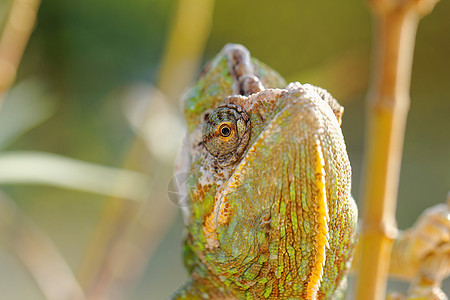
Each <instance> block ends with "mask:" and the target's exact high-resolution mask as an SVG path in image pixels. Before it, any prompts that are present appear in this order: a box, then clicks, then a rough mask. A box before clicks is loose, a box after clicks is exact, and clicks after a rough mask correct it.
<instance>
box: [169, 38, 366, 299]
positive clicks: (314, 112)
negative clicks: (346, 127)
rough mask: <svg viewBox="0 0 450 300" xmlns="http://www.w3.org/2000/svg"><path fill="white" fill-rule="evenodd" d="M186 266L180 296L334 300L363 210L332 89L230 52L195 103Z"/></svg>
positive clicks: (185, 169) (187, 168)
mask: <svg viewBox="0 0 450 300" xmlns="http://www.w3.org/2000/svg"><path fill="white" fill-rule="evenodd" d="M184 107H185V110H184V113H185V118H186V122H187V126H188V135H187V137H186V140H185V145H184V150H183V153H182V158H183V159H182V163H181V167H180V168H179V170H178V172H180V173H186V174H188V177H187V179H188V185H187V186H189V187H190V188H189V190H188V191H186V192H187V193H188V195H189V197H187V199H188V200H187V201H188V203H184V209H185V210H184V213H185V221H186V228H187V236H186V242H185V264H186V266H187V268H188V270H189V273H190V280H189V281H188V282H187V283H186V284H185V285H184V286H182V287H181V288H180V289H179V290H178V291H177V292H176V294H175V295H173V298H175V299H183V298H184V299H201V298H208V297H209V299H266V298H267V299H288V298H289V299H301V298H303V299H330V298H332V297H334V296H336V294H337V293H338V292H337V291H338V290H339V287H340V286H341V285H342V284H343V283H344V281H345V276H346V273H347V271H348V268H349V265H350V260H351V256H352V252H353V249H354V246H355V244H356V222H357V209H356V206H355V204H354V201H353V199H352V197H351V195H350V188H351V178H350V177H351V168H350V164H349V160H348V157H347V152H346V149H345V143H344V139H343V136H342V132H341V129H340V122H341V117H342V112H343V109H342V107H341V106H340V105H339V104H338V103H337V101H336V100H335V99H334V98H333V97H331V95H329V94H328V92H326V91H325V90H322V89H320V88H317V87H314V86H311V85H301V84H299V83H291V84H289V85H286V84H285V82H284V80H283V79H282V78H281V77H280V76H279V75H278V74H277V73H276V72H275V71H273V70H272V69H270V68H269V67H267V66H265V65H264V64H262V63H261V62H259V61H257V60H256V59H253V58H251V57H250V55H249V53H248V51H247V49H245V48H244V47H242V46H240V45H231V44H230V45H227V46H225V48H224V49H223V50H222V52H221V53H219V54H218V55H217V56H216V57H215V58H214V59H213V60H212V61H211V62H210V63H209V64H208V65H207V66H206V67H205V69H204V70H203V72H202V74H201V75H200V78H199V79H198V81H197V83H196V84H195V85H194V86H193V87H192V88H191V89H190V90H189V91H188V92H187V94H186V95H185V97H184Z"/></svg>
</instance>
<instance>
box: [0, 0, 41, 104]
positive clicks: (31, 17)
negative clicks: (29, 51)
mask: <svg viewBox="0 0 450 300" xmlns="http://www.w3.org/2000/svg"><path fill="white" fill-rule="evenodd" d="M39 4H40V1H39V0H13V2H12V5H11V9H10V12H9V14H8V16H7V19H6V24H5V26H4V29H3V32H2V35H1V37H0V106H1V104H2V101H3V99H4V97H5V95H6V92H7V91H8V90H9V88H10V87H11V85H12V84H13V82H14V80H15V78H16V73H17V68H18V66H19V63H20V60H21V59H22V55H23V52H24V51H25V47H26V45H27V43H28V39H29V38H30V35H31V32H32V30H33V28H34V23H35V20H36V15H37V12H38V9H39Z"/></svg>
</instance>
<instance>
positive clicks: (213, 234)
mask: <svg viewBox="0 0 450 300" xmlns="http://www.w3.org/2000/svg"><path fill="white" fill-rule="evenodd" d="M202 229H203V234H204V235H205V238H206V243H207V246H208V247H209V248H216V247H218V246H219V240H218V239H217V226H216V223H215V222H214V213H211V214H209V216H208V217H207V218H206V220H205V222H204V223H203V228H202Z"/></svg>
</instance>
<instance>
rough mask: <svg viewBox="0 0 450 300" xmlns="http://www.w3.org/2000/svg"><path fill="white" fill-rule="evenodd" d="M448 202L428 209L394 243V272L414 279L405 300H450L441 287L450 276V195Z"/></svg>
mask: <svg viewBox="0 0 450 300" xmlns="http://www.w3.org/2000/svg"><path fill="white" fill-rule="evenodd" d="M448 202H449V203H448V204H447V205H445V204H439V205H436V206H434V207H431V208H429V209H427V210H426V211H425V212H424V213H423V214H422V216H421V217H420V218H419V220H418V221H417V222H416V224H415V225H414V226H413V227H412V228H411V229H409V230H407V231H405V232H404V233H402V234H401V236H400V237H399V238H398V239H397V241H396V242H395V244H394V248H393V252H392V256H391V270H390V271H391V273H392V274H393V275H397V276H399V277H402V278H406V279H410V280H412V284H411V286H410V289H409V292H408V296H407V297H406V298H405V299H447V297H446V296H445V294H444V293H443V291H442V290H441V289H440V286H441V283H442V280H443V279H445V278H446V277H447V276H449V275H450V211H449V206H450V194H449V197H448ZM391 299H401V298H391Z"/></svg>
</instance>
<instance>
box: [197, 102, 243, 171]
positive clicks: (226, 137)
mask: <svg viewBox="0 0 450 300" xmlns="http://www.w3.org/2000/svg"><path fill="white" fill-rule="evenodd" d="M202 133H203V143H204V145H205V147H206V149H207V150H208V151H209V152H210V153H211V154H212V155H214V156H215V157H217V158H219V159H220V161H219V162H222V163H221V165H226V162H225V161H226V160H228V163H230V164H231V163H233V162H234V161H236V160H237V159H239V156H240V155H241V154H242V153H243V151H244V149H245V146H246V145H247V143H248V138H249V136H250V120H249V117H248V115H247V113H246V112H245V111H244V110H243V109H242V108H240V107H239V106H237V105H234V104H226V105H224V106H220V107H218V108H217V109H215V110H214V111H212V112H211V113H209V114H208V115H206V116H205V121H204V123H203V132H202Z"/></svg>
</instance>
